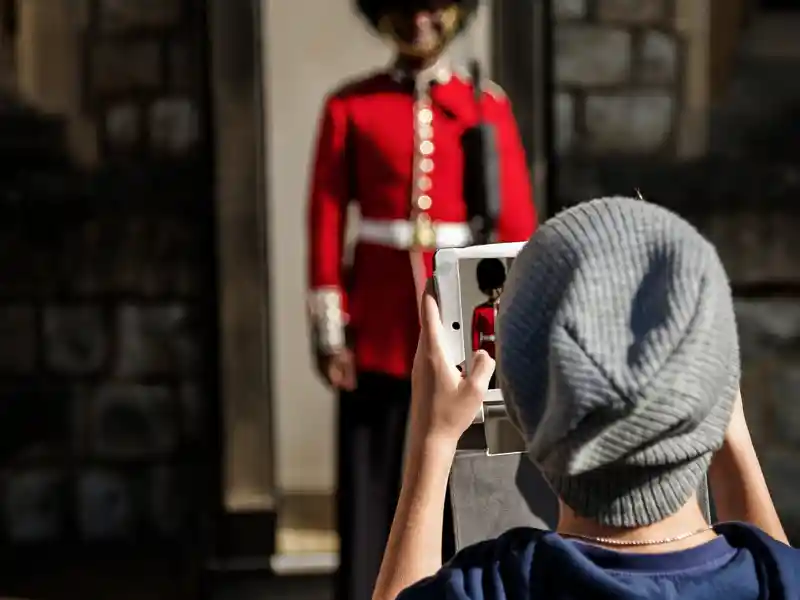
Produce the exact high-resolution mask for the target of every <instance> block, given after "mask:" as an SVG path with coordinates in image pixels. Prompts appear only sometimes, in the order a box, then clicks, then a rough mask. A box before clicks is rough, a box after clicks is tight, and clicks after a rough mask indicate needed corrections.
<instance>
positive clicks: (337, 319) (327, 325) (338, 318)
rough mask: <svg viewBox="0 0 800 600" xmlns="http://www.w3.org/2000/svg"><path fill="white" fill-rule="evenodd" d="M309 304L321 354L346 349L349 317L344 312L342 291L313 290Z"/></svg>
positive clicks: (334, 289)
mask: <svg viewBox="0 0 800 600" xmlns="http://www.w3.org/2000/svg"><path fill="white" fill-rule="evenodd" d="M308 304H309V310H310V312H311V318H312V321H313V323H314V327H315V329H316V335H317V344H318V347H319V350H320V352H323V353H324V354H333V353H334V352H336V351H337V350H341V349H342V348H344V346H345V335H344V328H345V325H346V323H347V317H346V315H345V314H344V311H343V310H342V293H341V291H340V290H339V289H338V288H333V287H327V288H317V289H315V290H311V292H310V294H309V299H308Z"/></svg>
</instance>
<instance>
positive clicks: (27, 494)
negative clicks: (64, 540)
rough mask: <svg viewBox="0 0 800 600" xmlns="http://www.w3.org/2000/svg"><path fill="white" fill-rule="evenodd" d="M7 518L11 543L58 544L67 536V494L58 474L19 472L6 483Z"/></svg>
mask: <svg viewBox="0 0 800 600" xmlns="http://www.w3.org/2000/svg"><path fill="white" fill-rule="evenodd" d="M4 492H5V494H4V498H3V500H4V503H3V517H4V521H5V530H6V533H7V535H8V537H9V540H10V541H11V542H16V543H41V542H57V541H59V540H60V538H61V537H62V535H63V532H64V523H65V516H66V511H65V506H66V502H65V500H66V494H65V486H64V478H63V477H62V475H61V474H60V473H59V472H57V471H49V470H47V471H38V470H37V471H28V472H17V473H14V474H11V475H9V476H8V479H7V480H6V482H5V490H4Z"/></svg>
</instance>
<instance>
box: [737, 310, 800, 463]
mask: <svg viewBox="0 0 800 600" xmlns="http://www.w3.org/2000/svg"><path fill="white" fill-rule="evenodd" d="M735 307H736V320H737V327H738V330H739V343H740V348H741V356H742V385H741V387H742V398H743V400H744V407H745V414H746V417H747V420H748V423H749V425H750V429H751V432H752V434H753V438H754V440H755V441H756V443H757V444H758V446H759V449H760V448H762V447H763V448H774V447H776V446H783V447H794V446H799V447H800V433H799V432H800V405H798V404H797V402H796V401H795V399H796V398H798V397H800V396H798V394H800V304H799V303H798V302H797V301H791V300H769V299H766V300H737V301H736V303H735Z"/></svg>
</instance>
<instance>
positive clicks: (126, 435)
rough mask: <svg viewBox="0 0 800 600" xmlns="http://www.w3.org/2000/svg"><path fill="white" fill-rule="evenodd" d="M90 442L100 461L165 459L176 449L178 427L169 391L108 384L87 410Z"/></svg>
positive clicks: (177, 415) (176, 410)
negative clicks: (164, 456)
mask: <svg viewBox="0 0 800 600" xmlns="http://www.w3.org/2000/svg"><path fill="white" fill-rule="evenodd" d="M88 419H89V439H90V443H91V446H92V450H93V452H94V454H95V455H97V456H99V457H102V458H111V459H115V458H135V457H150V456H158V455H164V454H167V453H169V452H172V451H173V450H175V448H177V446H178V443H179V436H180V423H179V414H178V407H177V403H176V402H175V401H174V398H173V396H172V393H171V392H170V390H169V388H166V387H160V386H147V385H127V384H108V385H106V386H104V387H102V388H100V389H99V390H97V392H96V394H95V395H94V397H93V398H92V399H91V402H90V408H89V417H88Z"/></svg>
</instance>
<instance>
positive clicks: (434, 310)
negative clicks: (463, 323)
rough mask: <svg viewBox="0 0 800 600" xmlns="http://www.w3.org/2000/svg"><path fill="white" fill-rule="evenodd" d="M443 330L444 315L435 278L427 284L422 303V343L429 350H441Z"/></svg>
mask: <svg viewBox="0 0 800 600" xmlns="http://www.w3.org/2000/svg"><path fill="white" fill-rule="evenodd" d="M441 329H442V314H441V312H440V311H439V296H438V294H437V293H436V282H435V281H434V279H433V278H430V279H428V281H427V283H426V284H425V292H424V293H423V294H422V302H421V303H420V341H421V342H423V343H424V344H426V345H427V346H428V348H429V349H434V348H439V344H440V340H441Z"/></svg>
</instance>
